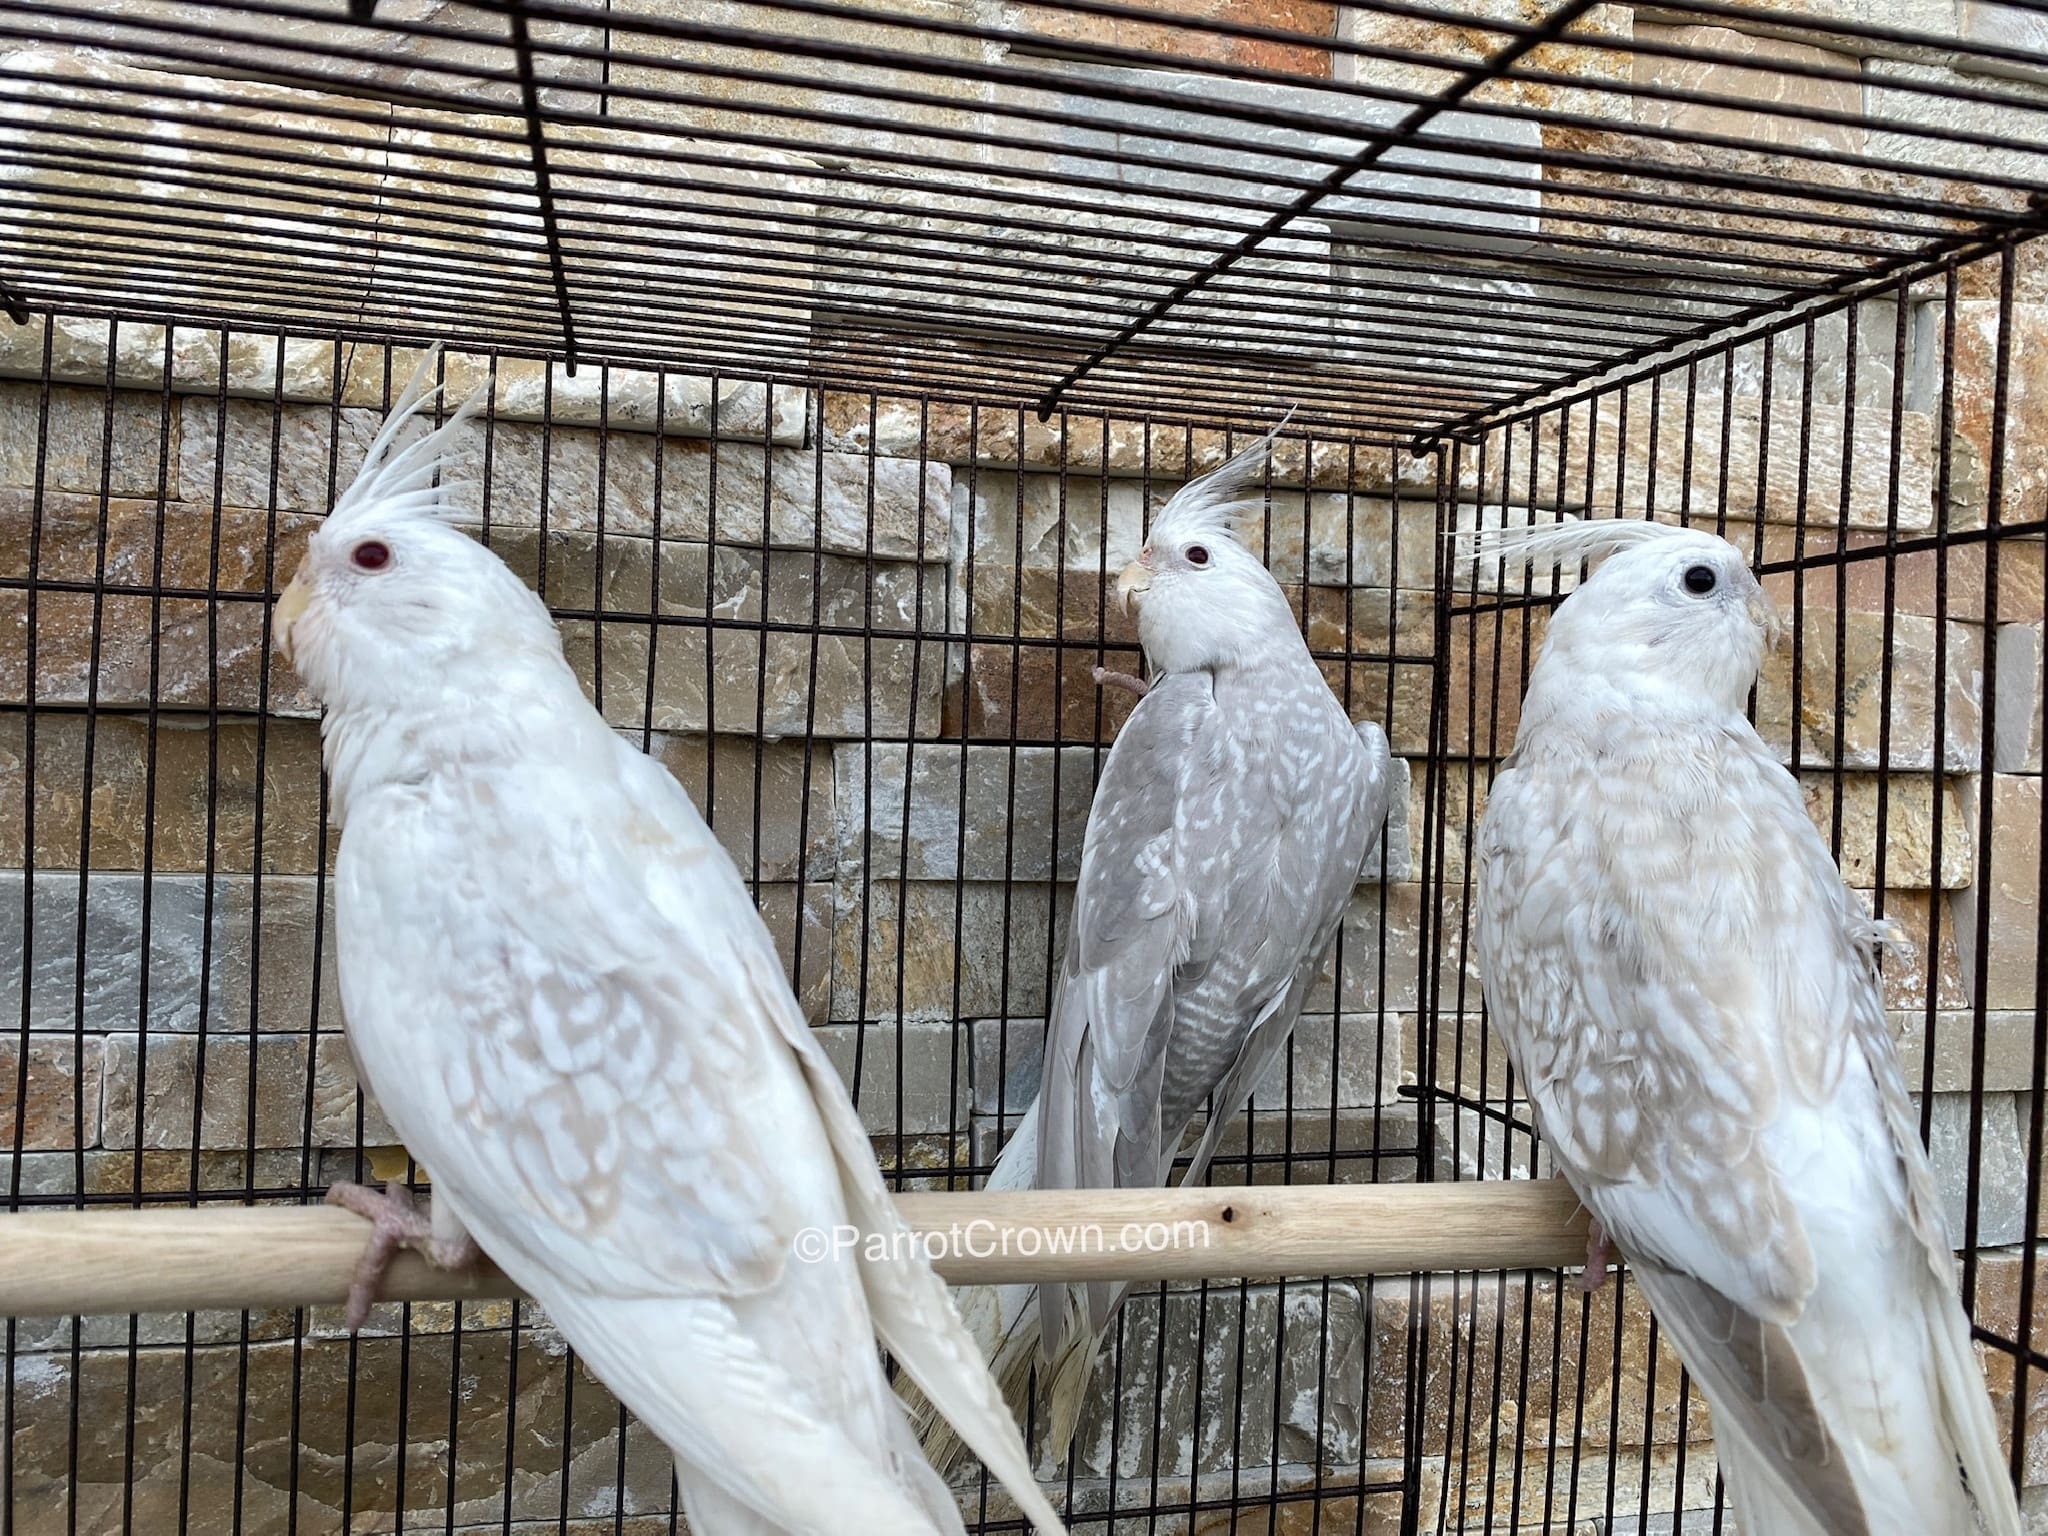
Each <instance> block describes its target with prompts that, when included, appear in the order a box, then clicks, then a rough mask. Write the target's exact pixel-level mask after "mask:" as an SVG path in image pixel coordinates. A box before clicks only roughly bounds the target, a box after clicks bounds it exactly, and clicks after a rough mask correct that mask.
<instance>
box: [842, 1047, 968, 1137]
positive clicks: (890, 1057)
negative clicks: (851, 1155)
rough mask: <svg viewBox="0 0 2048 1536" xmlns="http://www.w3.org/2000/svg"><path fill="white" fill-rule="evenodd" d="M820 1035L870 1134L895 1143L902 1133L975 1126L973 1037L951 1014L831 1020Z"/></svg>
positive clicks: (918, 1133)
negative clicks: (970, 1062) (970, 1063)
mask: <svg viewBox="0 0 2048 1536" xmlns="http://www.w3.org/2000/svg"><path fill="white" fill-rule="evenodd" d="M816 1033H817V1039H818V1043H819V1044H820V1045H822V1046H823V1047H824V1048H825V1054H826V1055H827V1056H829V1057H830V1058H831V1059H832V1065H833V1066H835V1067H837V1068H838V1069H839V1075H840V1076H841V1077H842V1078H844V1079H845V1081H846V1086H847V1091H848V1092H850V1093H851V1094H852V1095H853V1102H854V1107H855V1108H856V1109H858V1110H859V1111H860V1117H861V1123H862V1124H863V1125H865V1126H866V1127H867V1129H868V1134H869V1135H871V1136H874V1137H876V1138H878V1139H883V1140H885V1141H886V1142H888V1143H890V1144H893V1142H894V1139H895V1137H896V1135H897V1134H898V1133H902V1134H904V1135H909V1136H928V1135H932V1134H934V1133H938V1132H944V1131H951V1130H965V1129H966V1128H967V1120H968V1111H969V1107H970V1105H971V1103H972V1101H973V1094H972V1090H971V1089H970V1087H969V1086H968V1081H967V1056H968V1050H967V1042H966V1041H965V1040H962V1039H959V1038H957V1033H956V1030H955V1028H954V1026H953V1023H952V1021H951V1020H948V1019H913V1020H908V1021H906V1022H904V1023H901V1024H897V1023H874V1022H869V1023H859V1024H827V1025H825V1026H824V1027H823V1028H821V1029H819V1030H818V1031H817V1032H816ZM856 1063H858V1066H859V1073H858V1075H857V1076H856V1074H855V1065H856Z"/></svg>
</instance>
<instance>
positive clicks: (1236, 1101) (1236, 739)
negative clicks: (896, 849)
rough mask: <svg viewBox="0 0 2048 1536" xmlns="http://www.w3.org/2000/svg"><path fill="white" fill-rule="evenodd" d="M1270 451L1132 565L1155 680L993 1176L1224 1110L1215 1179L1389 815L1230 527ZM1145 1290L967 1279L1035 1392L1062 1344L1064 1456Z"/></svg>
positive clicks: (1089, 850) (988, 1326)
mask: <svg viewBox="0 0 2048 1536" xmlns="http://www.w3.org/2000/svg"><path fill="white" fill-rule="evenodd" d="M1271 450H1272V439H1271V438H1270V437H1268V438H1267V439H1265V440H1263V441H1262V442H1260V443H1259V444H1258V445H1257V446H1256V447H1254V448H1252V449H1251V450H1250V451H1248V452H1246V453H1244V454H1241V455H1239V456H1238V457H1237V458H1235V459H1233V460H1231V461H1230V462H1229V463H1227V464H1225V465H1223V466H1222V467H1221V468H1219V469H1217V470H1214V471H1212V472H1211V473H1210V474H1208V475H1206V476H1204V477H1202V478H1200V479H1198V480H1195V481H1192V482H1191V483H1189V484H1188V485H1186V486H1184V487H1183V488H1182V489H1181V490H1180V491H1179V492H1178V493H1177V494H1175V495H1174V496H1173V498H1172V499H1171V500H1170V501H1169V502H1168V503H1167V504H1166V506H1165V507H1164V508H1162V509H1161V511H1160V514H1159V517H1158V519H1157V521H1156V522H1155V523H1154V524H1153V527H1152V530H1151V535H1150V537H1149V539H1148V540H1147V542H1146V544H1145V546H1144V550H1143V552H1142V553H1141V554H1140V555H1139V557H1138V559H1137V560H1136V561H1134V562H1133V563H1132V564H1131V565H1130V566H1129V567H1127V568H1126V569H1125V570H1124V572H1123V573H1122V574H1121V575H1120V576H1119V577H1118V578H1117V587H1118V591H1119V592H1120V593H1121V594H1122V595H1123V597H1124V600H1125V601H1126V602H1127V603H1129V602H1135V603H1136V604H1137V605H1138V635H1139V639H1140V641H1141V643H1142V644H1143V646H1144V649H1145V655H1146V659H1147V660H1148V661H1149V662H1150V663H1151V667H1152V671H1153V673H1154V677H1153V680H1152V683H1151V686H1150V688H1149V690H1146V691H1145V692H1144V694H1143V697H1142V698H1141V699H1140V700H1139V702H1138V705H1137V707H1136V709H1135V710H1133V712H1132V714H1131V717H1130V719H1129V720H1128V721H1127V722H1126V723H1125V725H1124V727H1123V729H1122V731H1121V732H1120V733H1119V734H1118V736H1117V739H1116V744H1115V746H1114V747H1112V748H1111V749H1110V752H1109V755H1108V757H1107V759H1106V760H1105V761H1104V763H1103V767H1102V777H1101V781H1100V783H1099V784H1098V785H1097V787H1096V791H1095V801H1094V804H1093V806H1092V807H1091V809H1090V812H1089V816H1088V831H1087V839H1086V842H1085V844H1084V847H1083V852H1082V855H1081V874H1080V880H1079V883H1078V884H1077V886H1076V889H1075V893H1074V908H1073V918H1072V924H1071V927H1070V930H1069V933H1068V938H1067V947H1066V956H1065V960H1064V962H1063V963H1062V965H1061V967H1060V974H1059V981H1058V988H1057V991H1056V993H1055V995H1054V998H1053V1003H1052V1007H1051V1010H1050V1017H1049V1020H1048V1024H1047V1034H1046V1045H1045V1057H1044V1066H1043V1070H1042V1074H1041V1087H1040V1091H1039V1096H1038V1099H1037V1102H1036V1103H1035V1104H1034V1105H1033V1106H1032V1109H1031V1111H1030V1112H1029V1114H1028V1115H1027V1116H1026V1118H1025V1120H1024V1122H1023V1124H1022V1125H1021V1126H1020V1127H1019V1129H1018V1131H1017V1134H1016V1135H1015V1136H1014V1137H1013V1138H1012V1139H1011V1141H1010V1144H1009V1146H1008V1147H1007V1148H1006V1149H1005V1150H1004V1152H1003V1155H1002V1158H1001V1160H1000V1161H999V1163H998V1164H997V1167H996V1169H995V1171H994V1172H993V1174H992V1175H991V1176H990V1179H989V1182H988V1185H987V1187H988V1188H990V1189H1023V1188H1039V1189H1108V1188H1140V1189H1142V1188H1156V1187H1158V1186H1159V1185H1161V1184H1163V1183H1165V1181H1166V1180H1167V1178H1168V1176H1169V1174H1170V1173H1171V1170H1172V1166H1173V1162H1174V1159H1175V1156H1176V1155H1177V1154H1178V1153H1179V1151H1180V1149H1181V1144H1182V1141H1183V1140H1184V1138H1185V1137H1186V1135H1187V1133H1188V1131H1189V1128H1190V1126H1191V1125H1192V1123H1193V1122H1194V1120H1195V1118H1196V1116H1197V1115H1199V1114H1200V1112H1201V1111H1202V1109H1203V1107H1204V1105H1213V1113H1212V1115H1211V1117H1210V1119H1209V1122H1208V1126H1207V1129H1206V1131H1205V1132H1204V1134H1203V1135H1202V1137H1201V1139H1200V1141H1199V1142H1198V1143H1197V1144H1196V1146H1195V1148H1194V1151H1193V1159H1192V1166H1191V1167H1190V1168H1189V1170H1188V1174H1187V1179H1188V1180H1189V1181H1195V1180H1199V1179H1200V1178H1201V1177H1202V1175H1203V1173H1204V1171H1205V1170H1206V1169H1207V1167H1208V1164H1209V1159H1210V1157H1211V1156H1212V1154H1213V1153H1214V1152H1215V1149H1216V1143H1217V1140H1218V1138H1219V1137H1220V1136H1221V1135H1222V1133H1223V1131H1224V1129H1225V1127H1226V1126H1228V1125H1229V1123H1230V1122H1231V1121H1232V1119H1234V1118H1235V1116H1236V1115H1237V1113H1238V1112H1239V1111H1240V1110H1241V1109H1243V1107H1244V1105H1245V1102H1246V1101H1247V1100H1248V1099H1249V1098H1250V1097H1251V1094H1252V1091H1253V1089H1254V1088H1256V1087H1257V1086H1258V1084H1259V1081H1260V1079H1261V1078H1263V1077H1264V1076H1265V1075H1266V1073H1267V1071H1268V1069H1270V1068H1271V1067H1272V1065H1273V1063H1274V1061H1275V1060H1276V1059H1277V1058H1278V1057H1279V1055H1280V1053H1281V1050H1282V1048H1283V1047H1284V1045H1285V1044H1286V1041H1287V1037H1288V1034H1289V1032H1290V1031H1292V1029H1293V1028H1294V1023H1295V1020H1296V1019H1297V1018H1298V1017H1299V1015H1300V1013H1301V1006H1302V1000H1303V998H1304V996H1305V995H1306V993H1307V991H1308V989H1309V987H1310V985H1311V984H1312V983H1313V982H1314V980H1315V978H1316V975H1317V974H1318V972H1319V971H1320V969H1321V967H1322V964H1323V961H1324V959H1325V958H1326V956H1327V954H1328V952H1329V949H1330V945H1331V942H1332V940H1333V939H1334V938H1335V936H1336V932H1337V928H1338V925H1339V923H1340V922H1341V920H1342V918H1343V914H1344V910H1345V906H1346V903H1347V902H1348V900H1349V898H1350V896H1351V892H1352V890H1353V888H1354V887H1355V886H1356V885H1357V883H1358V879H1359V874H1360V868H1361V866H1362V865H1363V863H1364V861H1365V858H1366V856H1367V854H1368V853H1369V851H1370V850H1371V848H1372V845H1373V843H1374V841H1375V840H1376V839H1377V837H1378V836H1379V832H1380V829H1381V826H1382V824H1383V823H1384V822H1385V820H1386V816H1387V796H1388V791H1389V785H1390V772H1389V769H1390V766H1391V765H1390V760H1389V756H1388V750H1387V739H1386V736H1385V734H1384V733H1383V732H1382V731H1381V730H1380V728H1379V727H1378V726H1376V725H1371V724H1366V725H1361V726H1358V727H1355V728H1354V726H1353V725H1352V723H1351V721H1350V719H1349V718H1348V717H1347V716H1346V715H1345V713H1344V710H1343V708H1342V707H1341V706H1340V705H1339V704H1338V702H1337V700H1336V699H1335V698H1334V697H1333V696H1332V695H1331V693H1330V689H1329V686H1328V684H1327V683H1326V682H1325V681H1324V679H1323V676H1322V673H1321V672H1320V671H1318V670H1317V667H1316V664H1315V661H1314V659H1313V658H1312V657H1311V656H1310V655H1309V651H1308V647H1307V646H1306V645H1305V644H1304V643H1303V641H1302V637H1301V631H1300V628H1299V625H1298V623H1297V621H1296V619H1295V616H1294V613H1293V611H1292V609H1291V608H1290V607H1289V606H1288V602H1287V599H1286V596H1285V595H1284V594H1283V593H1282V592H1281V590H1280V587H1279V584H1278V583H1277V582H1275V581H1274V579H1273V577H1272V575H1271V574H1270V573H1269V572H1268V571H1267V569H1266V568H1265V566H1264V565H1263V564H1262V563H1261V562H1260V560H1259V559H1258V557H1257V556H1256V555H1254V554H1253V553H1251V552H1250V551H1249V550H1247V549H1246V548H1245V547H1244V546H1243V545H1241V544H1240V543H1239V542H1238V541H1237V539H1236V537H1235V536H1234V534H1233V531H1232V526H1231V525H1232V519H1233V514H1235V513H1236V512H1238V511H1239V510H1241V509H1242V508H1243V507H1244V506H1245V505H1247V504H1251V505H1256V504H1257V502H1258V500H1259V498H1260V492H1259V489H1258V484H1259V482H1260V480H1261V479H1262V478H1263V472H1264V470H1265V466H1266V463H1267V460H1268V457H1269V455H1270V453H1271ZM1123 1290H1124V1288H1123V1287H1122V1286H1119V1285H1115V1284H1112V1283H1109V1282H1095V1283H1090V1284H1085V1285H1053V1286H1047V1287H1045V1288H1043V1289H1042V1290H1034V1289H1033V1288H1031V1287H1028V1286H1006V1287H1000V1288H995V1289H986V1288H984V1289H978V1290H970V1291H966V1292H963V1293H962V1294H961V1298H960V1300H961V1310H962V1314H963V1316H964V1317H965V1318H966V1319H967V1322H968V1326H969V1327H970V1329H972V1330H973V1331H974V1332H975V1334H976V1336H977V1337H978V1338H980V1339H981V1341H982V1343H983V1346H984V1348H985V1349H986V1350H987V1352H988V1354H989V1357H990V1358H991V1360H992V1361H993V1362H994V1366H995V1371H996V1375H997V1377H998V1379H999V1380H1001V1381H1002V1382H1003V1383H1004V1386H1005V1388H1006V1390H1007V1391H1008V1392H1009V1393H1010V1395H1011V1397H1012V1400H1013V1401H1014V1400H1016V1399H1017V1398H1018V1397H1019V1396H1020V1395H1021V1392H1022V1388H1023V1385H1024V1382H1025V1381H1026V1379H1027V1378H1028V1375H1029V1372H1030V1368H1031V1364H1032V1359H1033V1356H1034V1355H1036V1354H1039V1353H1040V1346H1041V1345H1042V1352H1043V1356H1044V1358H1045V1360H1046V1361H1047V1362H1049V1364H1050V1370H1049V1373H1048V1377H1049V1380H1050V1382H1051V1410H1050V1429H1051V1437H1052V1438H1051V1442H1050V1443H1051V1444H1052V1445H1053V1446H1055V1447H1056V1448H1058V1449H1059V1450H1061V1451H1064V1449H1065V1448H1066V1446H1067V1445H1068V1443H1069V1442H1070V1441H1071V1439H1072V1437H1073V1432H1074V1426H1075V1424H1076V1422H1077V1421H1078V1419H1079V1416H1080V1412H1081V1408H1082V1405H1083V1402H1084V1399H1085V1393H1086V1389H1087V1385H1088V1381H1089V1378H1090V1375H1091V1373H1092V1371H1093V1368H1094V1364H1095V1358H1096V1354H1097V1350H1098V1347H1099V1345H1100V1342H1101V1338H1102V1335H1103V1332H1104V1330H1105V1329H1106V1328H1107V1327H1108V1326H1109V1323H1110V1320H1111V1318H1112V1316H1113V1315H1114V1313H1115V1310H1116V1307H1117V1305H1118V1303H1119V1302H1120V1300H1121V1299H1122V1296H1123ZM925 1444H926V1446H927V1448H928V1449H930V1450H932V1451H933V1453H934V1459H935V1460H936V1461H937V1462H938V1463H939V1464H940V1465H941V1466H943V1465H944V1464H945V1462H946V1460H947V1459H948V1457H949V1453H950V1449H951V1436H950V1433H949V1432H948V1431H947V1430H946V1429H945V1427H944V1426H943V1425H942V1424H939V1423H937V1422H935V1421H932V1420H930V1419H929V1416H927V1421H926V1437H925Z"/></svg>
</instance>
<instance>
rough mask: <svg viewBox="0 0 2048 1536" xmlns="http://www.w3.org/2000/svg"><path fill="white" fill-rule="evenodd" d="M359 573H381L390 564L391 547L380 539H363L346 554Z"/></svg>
mask: <svg viewBox="0 0 2048 1536" xmlns="http://www.w3.org/2000/svg"><path fill="white" fill-rule="evenodd" d="M348 557H349V559H350V560H352V561H354V562H355V567H356V569H357V570H359V571H381V570H383V569H384V567H385V566H387V565H389V564H390V563H391V546H390V545H389V544H386V543H385V542H384V541H383V540H382V539H365V540H363V542H362V543H360V544H358V545H357V546H356V547H355V548H354V549H352V550H350V551H349V552H348Z"/></svg>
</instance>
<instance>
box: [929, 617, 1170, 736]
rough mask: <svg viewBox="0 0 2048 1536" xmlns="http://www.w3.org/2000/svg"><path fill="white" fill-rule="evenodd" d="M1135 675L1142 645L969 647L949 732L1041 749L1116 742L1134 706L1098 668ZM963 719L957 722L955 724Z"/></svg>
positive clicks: (951, 707)
mask: <svg viewBox="0 0 2048 1536" xmlns="http://www.w3.org/2000/svg"><path fill="white" fill-rule="evenodd" d="M1098 666H1103V667H1108V668H1109V669H1110V670H1112V671H1119V672H1128V673H1136V672H1137V671H1139V670H1140V655H1139V652H1138V650H1137V648H1136V647H1135V646H1133V647H1130V648H1128V649H1126V648H1123V647H1117V646H1111V647H1109V648H1107V649H1105V648H1103V647H1101V646H1099V645H1097V644H1096V643H1094V642H1093V641H1089V642H1087V643H1083V644H1073V645H1058V646H1015V645H1010V644H995V643H981V644H975V645H970V646H968V647H966V654H965V660H964V666H963V671H962V674H961V681H960V685H959V687H958V688H957V689H956V690H955V692H954V694H953V696H952V697H951V698H950V699H949V702H948V716H947V729H946V734H947V735H949V736H951V735H957V734H964V735H966V736H968V737H970V738H972V739H975V740H989V739H994V740H998V741H1001V740H1006V739H1010V738H1014V739H1016V740H1018V741H1020V742H1027V743H1030V744H1032V745H1034V746H1044V745H1050V744H1052V743H1054V742H1061V743H1064V742H1101V743H1103V744H1107V743H1109V742H1110V741H1112V740H1114V739H1115V737H1116V733H1117V730H1118V728H1119V727H1121V726H1122V724H1123V722H1124V721H1125V720H1127V719H1129V718H1130V714H1131V707H1132V705H1133V703H1134V702H1135V701H1134V700H1133V699H1132V697H1131V695H1130V694H1129V693H1128V692H1127V691H1125V690H1124V689H1122V688H1104V687H1101V686H1099V685H1098V684H1097V683H1096V681H1095V676H1094V673H1095V668H1096V667H1098ZM956 722H957V723H956Z"/></svg>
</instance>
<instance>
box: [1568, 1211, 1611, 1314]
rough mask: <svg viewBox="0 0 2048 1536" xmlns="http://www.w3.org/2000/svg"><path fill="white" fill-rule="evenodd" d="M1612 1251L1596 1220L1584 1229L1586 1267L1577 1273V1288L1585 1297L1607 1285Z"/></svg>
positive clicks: (1603, 1231)
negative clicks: (1609, 1259)
mask: <svg viewBox="0 0 2048 1536" xmlns="http://www.w3.org/2000/svg"><path fill="white" fill-rule="evenodd" d="M1612 1252H1613V1249H1611V1248H1610V1247H1609V1246H1608V1243H1607V1229H1606V1228H1605V1227H1603V1226H1601V1225H1600V1223H1599V1221H1598V1219H1597V1218H1596V1219H1595V1220H1594V1221H1593V1223H1592V1225H1591V1226H1589V1227H1588V1228H1587V1229H1586V1267H1585V1268H1584V1269H1582V1270H1580V1271H1579V1278H1578V1282H1577V1284H1578V1287H1579V1289H1580V1290H1582V1291H1584V1292H1585V1293H1586V1294H1587V1295H1589V1296H1590V1295H1592V1294H1593V1292H1595V1291H1597V1290H1599V1289H1600V1287H1601V1286H1603V1285H1605V1284H1606V1283H1607V1273H1608V1265H1607V1261H1608V1257H1609V1255H1610V1254H1612Z"/></svg>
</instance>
